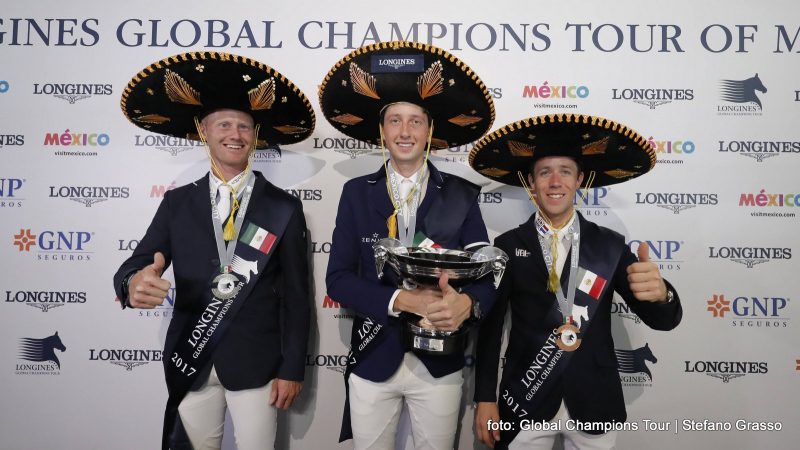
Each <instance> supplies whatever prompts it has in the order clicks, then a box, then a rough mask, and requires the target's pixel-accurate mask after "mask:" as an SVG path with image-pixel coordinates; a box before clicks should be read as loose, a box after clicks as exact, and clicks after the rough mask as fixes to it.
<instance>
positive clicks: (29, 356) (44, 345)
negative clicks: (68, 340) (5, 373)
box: [14, 331, 67, 375]
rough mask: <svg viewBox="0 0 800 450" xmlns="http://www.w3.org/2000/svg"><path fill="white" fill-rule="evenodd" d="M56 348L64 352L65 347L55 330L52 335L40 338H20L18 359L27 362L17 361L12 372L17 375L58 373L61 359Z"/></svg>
mask: <svg viewBox="0 0 800 450" xmlns="http://www.w3.org/2000/svg"><path fill="white" fill-rule="evenodd" d="M56 350H58V351H60V352H62V353H63V352H65V351H66V350H67V347H66V346H65V345H64V343H63V342H61V338H60V337H59V336H58V331H56V332H55V333H54V334H53V335H52V336H48V337H45V338H41V339H36V338H22V339H20V343H19V355H18V357H19V359H21V360H23V361H28V362H27V363H17V365H16V368H15V370H14V373H15V374H17V375H58V374H60V373H61V361H60V360H59V359H58V356H56V352H55V351H56Z"/></svg>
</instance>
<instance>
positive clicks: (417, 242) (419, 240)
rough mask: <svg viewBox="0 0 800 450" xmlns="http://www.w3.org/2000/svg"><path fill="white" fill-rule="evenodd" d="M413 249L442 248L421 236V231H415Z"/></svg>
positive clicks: (426, 237)
mask: <svg viewBox="0 0 800 450" xmlns="http://www.w3.org/2000/svg"><path fill="white" fill-rule="evenodd" d="M414 247H426V248H442V246H441V245H439V244H437V243H436V242H433V240H431V238H429V237H428V236H425V235H424V234H422V231H417V234H415V235H414Z"/></svg>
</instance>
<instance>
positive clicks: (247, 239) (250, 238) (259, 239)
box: [239, 222, 278, 254]
mask: <svg viewBox="0 0 800 450" xmlns="http://www.w3.org/2000/svg"><path fill="white" fill-rule="evenodd" d="M277 239H278V236H276V235H275V234H273V233H270V232H269V231H267V230H265V229H263V228H261V227H260V226H258V225H256V224H254V223H252V222H250V223H248V224H247V227H246V228H245V229H244V232H243V233H242V235H241V236H240V237H239V241H241V242H244V243H245V244H247V245H249V246H250V247H253V248H254V249H256V250H258V251H260V252H261V253H264V254H268V253H269V252H270V250H272V246H273V245H274V244H275V241H276V240H277Z"/></svg>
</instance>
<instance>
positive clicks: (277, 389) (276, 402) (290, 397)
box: [269, 378, 303, 409]
mask: <svg viewBox="0 0 800 450" xmlns="http://www.w3.org/2000/svg"><path fill="white" fill-rule="evenodd" d="M301 390H303V382H302V381H291V380H281V379H280V378H275V381H274V382H273V383H272V392H271V393H270V395H269V404H270V405H272V406H275V407H276V408H278V409H289V407H290V406H292V403H294V401H295V399H297V396H298V395H299V394H300V391H301Z"/></svg>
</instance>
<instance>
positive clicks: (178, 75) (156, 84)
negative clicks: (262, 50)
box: [120, 52, 315, 148]
mask: <svg viewBox="0 0 800 450" xmlns="http://www.w3.org/2000/svg"><path fill="white" fill-rule="evenodd" d="M120 106H121V107H122V112H123V114H125V117H127V118H128V120H129V121H130V122H131V123H132V124H134V125H136V126H137V127H140V128H143V129H145V130H147V131H151V132H154V133H160V134H166V135H169V136H175V137H179V138H186V139H192V140H199V137H198V136H197V128H196V126H195V122H194V120H195V117H197V118H198V119H199V118H202V116H204V115H205V114H208V113H209V112H211V111H214V110H217V109H222V108H230V109H236V110H239V111H244V112H247V113H249V114H250V115H251V116H252V117H253V120H254V122H255V124H257V125H259V126H260V131H259V136H258V137H259V140H258V143H257V148H265V147H269V146H271V145H275V144H292V143H296V142H300V141H302V140H303V139H305V138H307V137H308V136H310V135H311V133H312V132H313V131H314V125H315V116H314V109H313V108H312V106H311V103H310V102H309V101H308V98H306V96H305V95H304V94H303V92H302V91H300V89H299V88H298V87H297V86H295V85H294V84H293V83H292V82H291V81H290V80H289V79H287V78H286V77H285V76H283V75H282V74H281V73H280V72H278V71H277V70H275V69H273V68H271V67H269V66H267V65H265V64H262V63H260V62H258V61H255V60H252V59H250V58H246V57H243V56H238V55H232V54H229V53H221V52H190V53H183V54H180V55H175V56H171V57H169V58H165V59H162V60H161V61H158V62H155V63H153V64H150V65H149V66H147V67H145V68H144V69H143V70H142V71H141V72H139V73H138V74H136V75H135V76H134V77H133V78H132V79H131V80H130V82H129V83H128V85H127V86H126V87H125V89H124V91H123V92H122V100H121V101H120Z"/></svg>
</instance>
